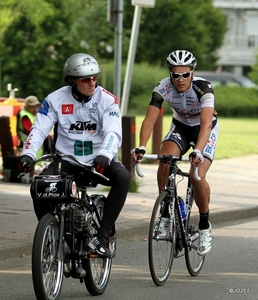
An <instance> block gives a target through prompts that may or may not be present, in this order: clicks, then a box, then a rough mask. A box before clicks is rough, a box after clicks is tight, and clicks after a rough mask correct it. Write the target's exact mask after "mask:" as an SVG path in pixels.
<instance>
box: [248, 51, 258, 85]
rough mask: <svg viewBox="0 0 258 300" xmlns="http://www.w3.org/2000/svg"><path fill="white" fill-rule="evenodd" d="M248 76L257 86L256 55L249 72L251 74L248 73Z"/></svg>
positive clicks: (257, 62)
mask: <svg viewBox="0 0 258 300" xmlns="http://www.w3.org/2000/svg"><path fill="white" fill-rule="evenodd" d="M248 76H249V77H250V78H251V79H252V81H253V82H254V83H255V84H257V86H258V55H256V62H255V64H254V65H253V66H252V70H251V72H249V73H248Z"/></svg>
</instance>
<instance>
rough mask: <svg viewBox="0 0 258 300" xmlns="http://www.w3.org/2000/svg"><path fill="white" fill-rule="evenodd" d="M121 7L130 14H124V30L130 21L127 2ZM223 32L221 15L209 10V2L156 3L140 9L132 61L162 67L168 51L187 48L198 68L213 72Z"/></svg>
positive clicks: (166, 0) (161, 0)
mask: <svg viewBox="0 0 258 300" xmlns="http://www.w3.org/2000/svg"><path fill="white" fill-rule="evenodd" d="M124 5H125V10H126V11H130V13H126V15H125V27H126V28H127V25H128V24H130V23H129V22H128V19H129V18H132V6H131V1H126V2H125V3H124ZM130 26H131V24H130ZM226 29H227V28H226V19H225V16H224V15H223V13H222V12H221V10H219V9H217V8H215V7H213V5H212V0H208V1H203V0H195V1H192V0H184V1H181V0H159V1H156V6H155V9H152V8H143V9H142V17H141V24H140V32H139V41H138V47H137V52H136V62H143V61H147V62H149V63H150V64H151V65H159V66H164V62H165V59H166V57H167V55H168V54H169V53H170V52H171V51H173V50H176V49H187V50H189V51H192V52H193V53H194V54H195V56H196V58H197V60H198V68H199V69H201V70H205V69H207V70H213V69H215V67H216V61H217V55H216V50H217V49H218V48H219V47H220V46H221V45H222V42H223V37H224V34H225V33H226ZM125 34H127V31H125Z"/></svg>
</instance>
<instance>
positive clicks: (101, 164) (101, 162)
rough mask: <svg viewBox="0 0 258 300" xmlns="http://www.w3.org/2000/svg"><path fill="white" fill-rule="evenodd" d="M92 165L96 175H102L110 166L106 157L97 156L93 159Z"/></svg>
mask: <svg viewBox="0 0 258 300" xmlns="http://www.w3.org/2000/svg"><path fill="white" fill-rule="evenodd" d="M93 164H94V168H95V170H96V171H97V172H98V173H100V174H103V173H104V172H105V170H106V168H107V167H108V166H109V165H110V159H109V158H107V157H106V156H103V155H98V156H96V157H95V159H94V161H93Z"/></svg>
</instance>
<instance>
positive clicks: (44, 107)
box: [38, 99, 49, 116]
mask: <svg viewBox="0 0 258 300" xmlns="http://www.w3.org/2000/svg"><path fill="white" fill-rule="evenodd" d="M48 111H49V104H48V103H47V101H46V99H45V100H43V102H42V104H41V106H40V108H39V110H38V113H40V114H42V115H44V116H47V114H48Z"/></svg>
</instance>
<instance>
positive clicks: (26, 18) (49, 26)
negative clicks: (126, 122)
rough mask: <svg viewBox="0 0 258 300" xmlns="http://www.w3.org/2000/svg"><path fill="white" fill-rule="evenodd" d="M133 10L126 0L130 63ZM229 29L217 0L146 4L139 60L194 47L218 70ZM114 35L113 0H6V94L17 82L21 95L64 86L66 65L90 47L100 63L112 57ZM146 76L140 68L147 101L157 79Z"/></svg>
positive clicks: (2, 32)
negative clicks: (220, 49)
mask: <svg viewBox="0 0 258 300" xmlns="http://www.w3.org/2000/svg"><path fill="white" fill-rule="evenodd" d="M133 15H134V6H132V5H131V1H124V8H123V39H122V59H123V62H124V63H125V62H126V60H127V56H128V47H129V43H130V38H131V29H132V22H133ZM224 32H225V22H224V17H223V15H222V13H221V12H220V11H219V10H218V9H216V8H214V7H213V6H212V0H207V1H203V0H195V1H192V0H184V1H179V0H159V1H156V6H155V9H153V8H143V9H142V16H141V24H140V32H139V39H138V43H137V49H136V62H141V63H143V62H147V63H148V64H150V65H152V66H161V65H162V66H164V61H165V59H166V57H167V55H168V54H169V53H170V52H171V51H172V50H173V49H178V48H186V49H189V50H191V51H193V53H194V54H195V56H196V57H197V59H198V67H199V68H202V69H204V67H206V66H207V68H210V69H212V68H214V66H215V64H216V56H215V52H216V50H217V49H218V47H219V46H220V45H221V42H222V40H223V35H224ZM153 33H154V34H153ZM114 38H115V26H114V25H113V24H110V23H108V22H107V1H103V0H87V1H85V0H66V1H60V0H5V1H4V0H0V66H1V76H2V78H0V80H1V85H0V86H1V88H2V91H0V93H1V96H8V92H7V91H6V90H5V87H6V85H7V84H8V83H12V85H13V87H14V88H18V89H19V90H18V92H17V93H16V96H17V97H26V96H27V95H29V94H36V95H37V96H38V97H39V98H40V99H43V98H44V97H45V96H46V95H47V94H48V93H50V92H52V91H53V90H55V89H57V88H59V87H60V86H62V85H63V84H64V82H63V78H62V69H63V65H64V63H65V61H66V60H67V58H68V57H70V56H71V55H72V54H74V53H77V52H87V53H89V54H91V55H93V56H94V57H95V58H96V59H97V60H99V61H100V64H101V67H102V63H105V61H108V60H110V61H112V60H113V58H114ZM207 58H208V59H207ZM207 62H208V65H207ZM211 62H213V63H214V64H213V63H211ZM102 69H103V68H102ZM135 69H137V66H135ZM157 72H158V71H157ZM113 76H114V74H113V72H112V74H111V77H112V78H113ZM147 76H148V74H147ZM162 77H163V76H162ZM102 80H103V82H106V83H107V85H109V81H110V78H107V77H106V78H104V77H103V76H102ZM152 80H153V81H152ZM140 81H141V77H140V76H137V74H136V75H135V79H133V85H134V86H135V90H136V92H134V91H133V90H132V96H133V97H134V96H137V97H138V95H139V91H141V93H140V94H141V95H142V96H140V99H139V101H140V100H141V99H142V98H143V97H144V94H145V93H148V91H147V90H149V89H152V87H153V85H155V84H156V81H157V80H156V77H153V78H151V77H150V76H149V84H147V81H145V82H146V85H142V84H141V82H140ZM154 81H155V82H154ZM138 89H139V91H137V90H138ZM111 90H113V85H112V86H111ZM136 103H138V101H137V102H136Z"/></svg>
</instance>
